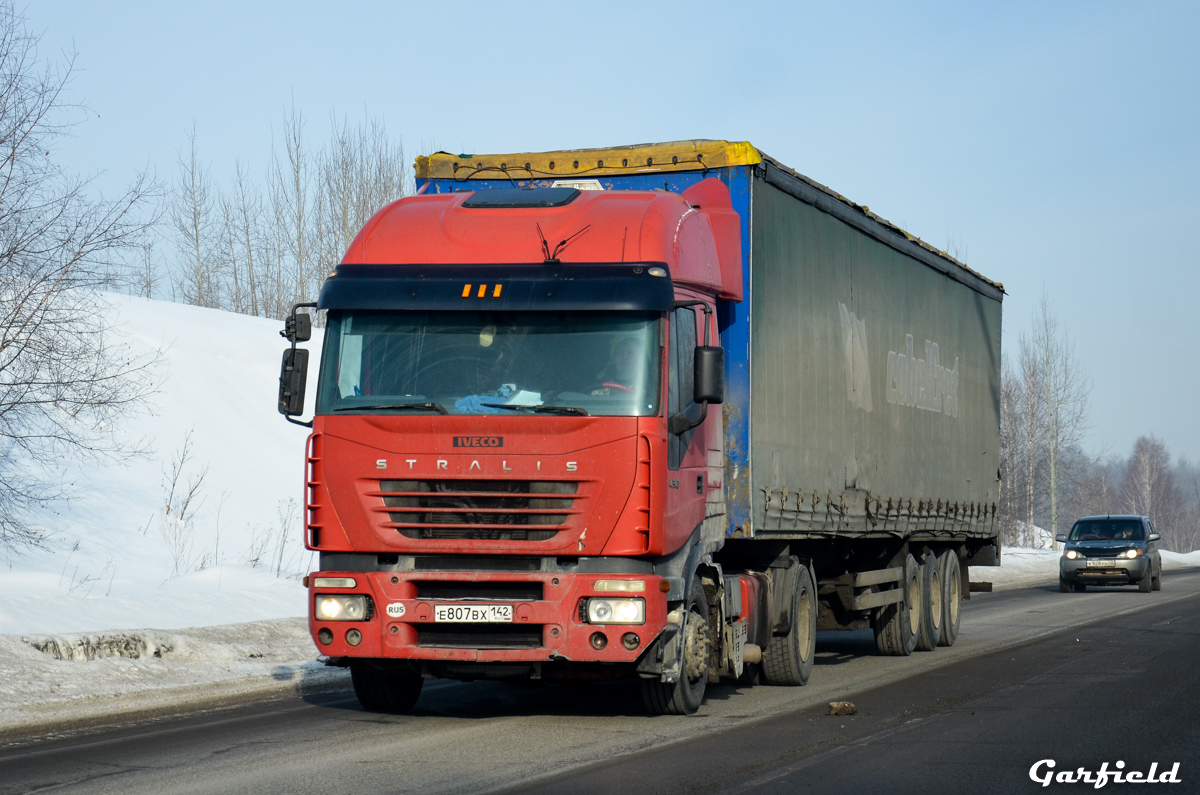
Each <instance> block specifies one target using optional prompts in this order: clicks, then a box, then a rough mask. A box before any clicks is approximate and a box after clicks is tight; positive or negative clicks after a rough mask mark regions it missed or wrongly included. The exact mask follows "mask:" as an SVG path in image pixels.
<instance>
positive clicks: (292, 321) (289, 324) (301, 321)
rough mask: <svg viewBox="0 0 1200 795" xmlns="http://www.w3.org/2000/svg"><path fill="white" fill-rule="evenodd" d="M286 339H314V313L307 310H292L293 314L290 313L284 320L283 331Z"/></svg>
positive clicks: (293, 341)
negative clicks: (311, 313)
mask: <svg viewBox="0 0 1200 795" xmlns="http://www.w3.org/2000/svg"><path fill="white" fill-rule="evenodd" d="M281 334H282V336H283V337H284V339H286V340H287V341H288V342H291V343H296V342H308V341H309V340H310V339H312V315H310V314H308V313H307V312H297V311H296V310H294V309H293V310H292V314H290V315H288V316H287V317H286V318H285V319H284V321H283V331H282V332H281Z"/></svg>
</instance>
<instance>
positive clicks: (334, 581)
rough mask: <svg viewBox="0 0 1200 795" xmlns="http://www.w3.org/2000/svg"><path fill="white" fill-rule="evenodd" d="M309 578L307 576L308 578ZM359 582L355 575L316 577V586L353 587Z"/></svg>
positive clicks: (314, 581)
mask: <svg viewBox="0 0 1200 795" xmlns="http://www.w3.org/2000/svg"><path fill="white" fill-rule="evenodd" d="M306 579H307V578H306ZM356 585H358V583H357V582H356V581H355V579H354V578H353V577H314V578H313V587H314V588H353V587H355V586H356Z"/></svg>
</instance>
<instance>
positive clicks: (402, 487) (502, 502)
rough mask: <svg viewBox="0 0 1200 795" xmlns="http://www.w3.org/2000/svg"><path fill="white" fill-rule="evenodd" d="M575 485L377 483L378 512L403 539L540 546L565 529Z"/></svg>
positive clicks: (539, 482)
mask: <svg viewBox="0 0 1200 795" xmlns="http://www.w3.org/2000/svg"><path fill="white" fill-rule="evenodd" d="M578 490H579V484H578V483H576V482H573V481H553V480H382V481H380V482H379V493H378V494H377V495H376V496H379V497H382V498H383V505H384V508H383V510H384V511H386V513H387V514H388V518H389V519H390V520H391V522H390V524H388V526H389V527H394V528H396V530H398V531H399V532H400V534H401V535H403V536H405V537H406V538H419V539H479V540H504V541H545V540H547V539H550V538H553V537H554V536H555V534H556V533H558V532H559V531H561V530H565V529H567V521H568V519H569V517H570V516H572V515H574V514H577V513H579V511H578V510H577V509H575V508H574V502H575V500H576V499H577V497H576V492H577V491H578Z"/></svg>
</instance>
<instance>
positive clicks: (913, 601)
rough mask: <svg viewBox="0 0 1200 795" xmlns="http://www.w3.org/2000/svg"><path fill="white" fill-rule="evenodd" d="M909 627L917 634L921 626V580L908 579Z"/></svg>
mask: <svg viewBox="0 0 1200 795" xmlns="http://www.w3.org/2000/svg"><path fill="white" fill-rule="evenodd" d="M908 628H909V629H910V630H911V631H912V634H914V635H916V634H917V632H918V631H919V630H920V628H921V580H920V578H918V577H913V578H912V579H910V580H909V581H908Z"/></svg>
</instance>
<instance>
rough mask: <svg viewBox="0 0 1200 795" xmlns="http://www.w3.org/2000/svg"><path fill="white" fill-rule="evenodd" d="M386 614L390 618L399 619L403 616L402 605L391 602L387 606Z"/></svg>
mask: <svg viewBox="0 0 1200 795" xmlns="http://www.w3.org/2000/svg"><path fill="white" fill-rule="evenodd" d="M387 614H388V615H389V616H391V617H392V618H400V616H402V615H404V605H402V604H400V603H399V602H392V603H391V604H390V605H388V606H387Z"/></svg>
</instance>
